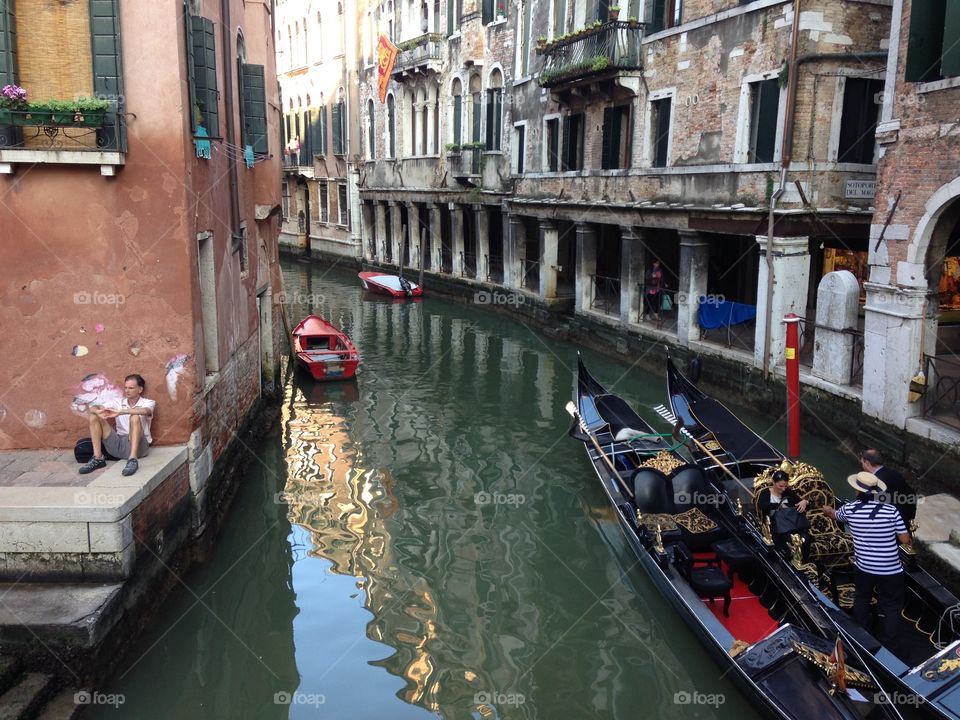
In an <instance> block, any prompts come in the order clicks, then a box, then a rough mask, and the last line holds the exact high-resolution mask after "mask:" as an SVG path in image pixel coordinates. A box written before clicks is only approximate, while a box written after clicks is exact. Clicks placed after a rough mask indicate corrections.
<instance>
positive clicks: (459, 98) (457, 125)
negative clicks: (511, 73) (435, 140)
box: [450, 79, 463, 145]
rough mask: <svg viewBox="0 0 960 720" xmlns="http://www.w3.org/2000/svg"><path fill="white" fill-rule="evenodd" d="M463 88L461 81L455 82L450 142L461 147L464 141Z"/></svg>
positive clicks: (456, 80) (455, 80)
mask: <svg viewBox="0 0 960 720" xmlns="http://www.w3.org/2000/svg"><path fill="white" fill-rule="evenodd" d="M462 127H463V86H462V85H461V84H460V80H459V79H454V81H453V137H451V138H450V142H452V143H453V144H454V145H459V144H460V143H461V142H462V139H463V132H462Z"/></svg>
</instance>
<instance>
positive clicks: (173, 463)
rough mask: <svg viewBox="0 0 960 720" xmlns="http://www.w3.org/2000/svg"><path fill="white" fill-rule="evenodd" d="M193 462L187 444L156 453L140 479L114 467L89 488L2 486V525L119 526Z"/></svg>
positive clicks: (145, 464)
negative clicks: (79, 524)
mask: <svg viewBox="0 0 960 720" xmlns="http://www.w3.org/2000/svg"><path fill="white" fill-rule="evenodd" d="M186 461H187V448H186V446H183V445H177V446H172V447H158V448H153V449H152V450H151V451H150V454H149V455H148V456H147V457H145V458H143V459H142V460H140V469H139V471H138V472H137V473H136V474H135V475H131V476H130V477H124V476H123V475H121V473H120V471H121V470H123V463H122V462H119V461H118V462H114V463H111V464H110V465H109V466H108V467H107V468H106V469H105V470H103V471H102V472H101V474H100V475H99V476H98V477H96V479H94V480H93V481H92V482H91V483H90V484H89V485H88V486H87V487H85V488H84V487H0V523H6V522H53V523H71V522H93V523H110V522H118V521H120V520H122V519H123V518H124V517H126V516H127V515H129V514H130V512H131V511H132V510H133V508H135V507H136V506H137V505H139V504H140V503H141V502H142V501H143V500H144V498H146V497H147V496H148V495H149V494H150V493H151V492H153V490H154V489H156V487H157V486H158V485H159V484H160V483H162V482H163V481H164V480H166V479H167V478H168V477H169V476H170V475H171V474H173V472H174V471H175V470H176V469H177V468H179V467H180V466H181V465H183V464H184V463H186Z"/></svg>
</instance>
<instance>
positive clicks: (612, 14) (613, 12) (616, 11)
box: [607, 5, 620, 21]
mask: <svg viewBox="0 0 960 720" xmlns="http://www.w3.org/2000/svg"><path fill="white" fill-rule="evenodd" d="M619 17H620V6H619V5H611V6H610V7H608V8H607V19H608V20H611V21H615V20H616V19H617V18H619Z"/></svg>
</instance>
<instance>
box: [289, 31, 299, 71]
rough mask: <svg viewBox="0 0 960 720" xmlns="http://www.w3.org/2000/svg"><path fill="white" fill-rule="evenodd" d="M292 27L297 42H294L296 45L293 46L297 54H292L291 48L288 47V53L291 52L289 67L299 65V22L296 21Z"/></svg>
mask: <svg viewBox="0 0 960 720" xmlns="http://www.w3.org/2000/svg"><path fill="white" fill-rule="evenodd" d="M293 29H294V32H295V34H296V36H297V44H296V46H295V47H296V50H297V54H296V55H294V54H293V48H291V49H290V53H291V54H290V65H291V67H299V65H300V23H299V22H298V23H296V24H295V25H294V28H293Z"/></svg>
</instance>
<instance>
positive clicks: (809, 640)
mask: <svg viewBox="0 0 960 720" xmlns="http://www.w3.org/2000/svg"><path fill="white" fill-rule="evenodd" d="M568 410H570V411H571V414H573V415H574V420H575V422H574V425H573V427H572V428H571V430H570V434H571V436H573V437H574V438H576V439H578V440H580V441H582V442H583V443H584V446H585V449H586V451H587V457H588V459H589V461H590V463H591V465H592V466H593V469H594V471H595V472H596V475H597V477H598V478H599V480H600V483H601V485H602V487H603V489H604V491H605V493H606V495H607V498H608V499H609V501H610V503H611V504H612V506H613V510H614V512H615V516H616V519H617V522H618V525H619V527H620V530H621V531H622V533H623V535H624V537H625V538H626V540H627V542H628V544H629V546H630V548H631V550H632V551H633V552H634V553H635V555H636V557H637V558H638V560H639V564H640V565H641V567H642V568H643V569H644V571H645V572H646V573H647V574H648V575H649V576H650V578H651V579H652V581H653V583H654V584H655V586H656V587H657V588H658V590H659V591H660V592H661V594H662V595H663V597H664V598H665V599H666V600H667V601H668V602H669V603H670V604H671V606H672V607H673V608H674V610H675V611H676V612H677V613H678V614H679V615H680V617H681V618H682V619H683V620H684V621H685V622H686V624H687V625H688V626H689V627H690V628H691V629H692V630H693V632H694V633H695V634H696V635H697V637H698V638H699V639H700V640H701V642H702V643H703V644H704V645H705V646H706V648H707V649H708V650H709V651H710V653H711V654H712V655H713V656H714V657H715V658H716V660H717V661H718V663H719V665H720V666H721V667H722V669H723V674H724V675H725V676H727V677H730V678H732V679H733V680H734V681H735V682H736V683H737V684H738V685H739V686H740V687H741V689H743V690H744V691H745V692H746V693H747V694H748V695H749V696H750V697H751V698H753V699H755V700H756V701H757V702H758V703H759V705H760V707H762V709H763V710H764V711H765V712H766V714H767V715H768V716H771V717H777V718H797V719H798V720H799V719H800V718H804V719H806V718H887V717H898V716H899V714H898V713H897V711H896V709H895V708H892V707H891V706H890V705H889V704H888V702H889V699H888V698H887V697H886V696H885V694H884V693H883V692H882V690H880V688H878V687H877V686H876V684H875V681H874V680H873V678H871V677H870V674H869V672H868V671H867V670H866V668H865V667H864V666H863V664H862V663H861V662H860V660H859V659H858V658H857V657H856V654H855V653H851V654H850V655H852V657H850V656H848V657H847V662H846V664H845V663H844V662H843V661H842V660H840V661H838V660H837V655H836V654H835V653H836V651H837V649H838V644H837V641H836V629H835V626H834V625H833V623H832V621H831V619H830V618H829V617H828V616H827V614H826V613H825V612H824V611H823V609H822V608H821V607H820V606H819V605H818V604H817V603H816V602H813V601H812V600H811V599H809V598H805V597H804V596H803V592H802V587H801V584H800V581H799V580H798V579H796V578H793V577H790V576H788V575H784V574H783V573H780V572H778V571H777V568H776V567H775V566H774V565H772V564H771V562H770V560H769V555H770V553H771V550H770V549H769V547H768V546H767V545H766V544H765V542H764V541H763V538H762V537H761V536H760V535H759V534H758V532H757V531H756V529H755V528H754V527H752V526H751V525H749V524H748V523H746V522H745V520H744V518H743V516H742V514H741V513H740V511H739V510H738V508H737V506H736V505H735V504H734V503H732V502H731V501H730V500H729V498H728V496H727V495H726V494H725V493H724V491H723V489H722V488H720V487H717V486H716V485H715V484H714V483H712V482H711V481H710V480H709V478H708V476H707V474H706V473H705V472H704V471H703V470H702V469H701V468H699V467H698V466H697V465H694V464H691V463H689V462H688V461H687V459H686V458H685V457H683V455H682V454H681V452H680V447H681V446H680V445H679V444H678V443H676V442H674V441H673V440H672V439H671V438H670V436H669V435H667V436H664V435H660V434H658V433H656V432H655V431H654V430H653V429H652V428H651V427H650V426H649V425H648V424H647V423H646V422H645V421H644V420H643V419H642V418H640V417H639V416H638V415H637V414H636V412H634V411H633V409H632V408H630V406H629V405H628V404H627V403H626V402H625V401H624V400H623V399H622V398H620V397H618V396H617V395H614V394H612V393H609V392H607V390H606V389H605V388H603V386H602V385H600V384H599V383H598V382H597V381H596V380H594V378H593V377H591V376H590V374H589V373H588V372H587V369H586V367H585V366H584V365H583V362H582V360H579V361H578V377H577V389H576V394H575V397H574V402H572V403H570V404H569V405H568ZM721 601H722V605H721ZM844 687H845V688H846V689H843V688H844Z"/></svg>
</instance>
